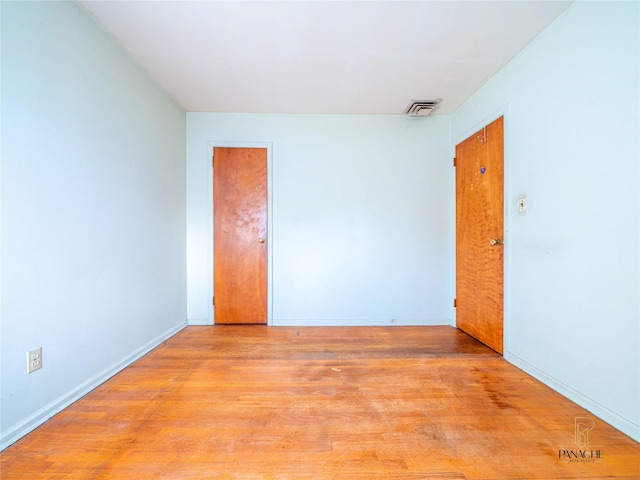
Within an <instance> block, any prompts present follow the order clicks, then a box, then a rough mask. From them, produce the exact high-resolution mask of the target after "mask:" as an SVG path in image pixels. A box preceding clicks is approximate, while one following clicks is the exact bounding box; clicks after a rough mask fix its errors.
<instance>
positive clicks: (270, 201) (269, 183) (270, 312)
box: [206, 141, 273, 326]
mask: <svg viewBox="0 0 640 480" xmlns="http://www.w3.org/2000/svg"><path fill="white" fill-rule="evenodd" d="M217 147H227V148H265V149H266V150H267V325H269V326H271V325H273V261H272V259H273V198H272V194H273V188H272V186H273V175H272V168H271V167H272V150H273V144H272V143H265V142H257V143H253V142H222V141H210V142H207V159H206V161H207V163H208V165H209V167H208V170H207V172H209V173H208V175H207V198H208V199H209V202H208V204H209V206H208V207H207V208H208V219H207V225H208V226H207V239H208V241H207V245H208V247H207V248H208V250H207V255H208V259H207V265H208V268H207V272H208V273H207V292H208V298H207V303H208V305H209V307H208V309H207V325H214V324H215V321H214V320H215V319H214V311H213V303H212V301H211V299H212V297H213V268H214V265H213V242H214V238H213V165H212V164H211V156H212V155H213V149H214V148H217Z"/></svg>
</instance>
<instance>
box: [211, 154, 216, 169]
mask: <svg viewBox="0 0 640 480" xmlns="http://www.w3.org/2000/svg"><path fill="white" fill-rule="evenodd" d="M214 158H215V155H214V154H213V153H212V154H211V168H213V160H214Z"/></svg>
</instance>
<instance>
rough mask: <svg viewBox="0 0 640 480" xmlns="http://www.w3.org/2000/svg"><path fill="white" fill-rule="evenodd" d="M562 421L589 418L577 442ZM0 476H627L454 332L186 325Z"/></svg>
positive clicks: (628, 450)
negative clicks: (579, 425) (579, 423)
mask: <svg viewBox="0 0 640 480" xmlns="http://www.w3.org/2000/svg"><path fill="white" fill-rule="evenodd" d="M576 417H588V418H590V419H592V420H593V421H594V428H593V429H592V430H591V431H590V432H589V437H588V443H587V444H586V445H584V446H583V447H579V446H578V445H576V444H574V439H575V436H574V422H575V419H576ZM580 451H582V452H583V454H585V455H590V453H589V452H593V458H584V459H580V458H576V457H575V456H574V455H572V454H575V455H580ZM565 452H566V453H565ZM598 456H599V458H596V457H598ZM0 467H1V469H0V473H1V477H2V479H5V480H9V479H27V478H28V479H40V478H46V479H62V478H64V479H129V478H131V479H133V478H135V479H185V478H190V479H200V478H201V479H207V478H223V479H226V478H229V479H234V478H238V479H360V478H362V479H517V478H523V479H560V478H581V479H584V478H594V479H595V478H626V479H638V478H640V444H638V443H637V442H635V441H633V440H632V439H630V438H629V437H627V436H625V435H624V434H622V433H620V432H619V431H617V430H615V429H614V428H612V427H610V426H609V425H607V424H606V423H604V422H603V421H601V420H599V419H598V418H596V417H594V416H593V415H591V414H589V413H588V412H587V411H585V410H584V409H582V408H580V407H578V406H577V405H576V404H574V403H572V402H570V401H569V400H567V399H565V398H564V397H562V396H561V395H559V394H557V393H555V392H554V391H552V390H550V389H549V388H547V387H545V386H544V385H542V384H541V383H539V382H538V381H536V380H534V379H533V378H531V377H530V376H528V375H527V374H525V373H523V372H522V371H520V370H518V369H517V368H515V367H514V366H512V365H510V364H509V363H507V362H506V361H505V360H504V359H503V358H502V357H500V356H499V355H498V354H496V353H494V352H493V351H492V350H490V349H488V348H486V347H484V346H483V345H481V344H480V343H478V342H476V341H475V340H473V339H472V338H471V337H469V336H467V335H465V334H464V333H462V332H461V331H459V330H456V329H454V328H450V327H390V328H384V327H373V328H372V327H366V328H365V327H343V328H284V327H264V326H215V327H195V326H192V327H188V328H186V329H185V330H183V331H181V332H180V333H178V334H177V335H175V336H174V337H172V338H171V339H169V340H168V341H167V342H166V343H164V344H163V345H161V346H160V347H158V348H156V349H155V350H154V351H152V352H151V353H149V354H148V355H146V356H145V357H143V358H142V359H140V360H139V361H137V362H136V363H134V364H133V365H132V366H130V367H129V368H127V369H125V370H123V371H122V372H121V373H119V374H118V375H116V376H115V377H113V378H112V379H111V380H109V381H108V382H106V383H104V384H103V385H101V386H100V387H98V388H97V389H96V390H94V391H93V392H91V393H90V394H88V395H87V396H85V397H84V398H82V399H81V400H79V401H78V402H76V403H75V404H73V405H72V406H70V407H69V408H67V409H66V410H64V411H63V412H61V413H60V414H58V415H56V416H55V417H54V418H53V419H51V420H50V421H49V422H47V423H46V424H44V425H43V426H41V427H40V428H38V429H37V430H35V431H34V432H32V433H31V434H29V435H28V436H26V437H24V438H23V439H22V440H20V441H19V442H17V443H16V444H14V445H12V446H11V447H9V448H7V449H6V450H5V451H4V452H2V457H1V461H0Z"/></svg>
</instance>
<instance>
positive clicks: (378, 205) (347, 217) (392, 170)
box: [187, 113, 451, 325]
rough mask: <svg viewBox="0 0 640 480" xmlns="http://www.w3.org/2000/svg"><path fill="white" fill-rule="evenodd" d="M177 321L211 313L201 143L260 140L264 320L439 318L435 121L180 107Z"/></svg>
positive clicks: (442, 247)
mask: <svg viewBox="0 0 640 480" xmlns="http://www.w3.org/2000/svg"><path fill="white" fill-rule="evenodd" d="M187 125H188V128H187V131H188V141H187V143H188V154H187V176H188V182H187V184H188V187H187V192H188V216H187V217H188V220H187V221H188V292H189V293H188V314H189V315H188V317H189V321H190V322H191V323H207V322H208V321H210V320H211V318H210V317H211V307H210V305H211V291H212V290H211V271H212V267H211V266H212V261H211V248H212V247H211V246H212V244H213V240H212V238H211V231H212V225H211V209H212V207H211V205H212V191H211V176H212V169H211V148H212V145H213V144H214V143H218V144H229V143H232V144H236V145H238V146H240V145H242V144H251V143H255V142H258V143H260V142H262V143H263V144H265V145H270V146H271V147H272V148H271V154H272V155H271V166H272V168H271V180H272V190H271V196H272V212H271V213H272V217H271V235H272V237H271V246H272V257H271V262H270V263H271V268H272V282H271V290H272V296H271V300H272V301H271V306H272V324H274V325H391V324H425V325H430V324H449V323H450V318H451V311H450V304H451V293H450V278H451V274H450V271H449V258H450V256H451V248H450V235H451V223H450V216H449V209H448V205H449V195H450V192H449V177H450V175H451V165H450V161H449V156H448V148H449V119H448V118H447V117H439V118H437V117H433V118H426V119H425V118H407V117H404V116H358V115H351V116H349V115H234V114H214V113H188V114H187Z"/></svg>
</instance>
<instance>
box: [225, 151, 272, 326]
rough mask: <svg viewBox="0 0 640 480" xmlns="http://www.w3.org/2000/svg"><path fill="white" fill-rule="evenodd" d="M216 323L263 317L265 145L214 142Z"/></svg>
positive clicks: (260, 320) (263, 320)
mask: <svg viewBox="0 0 640 480" xmlns="http://www.w3.org/2000/svg"><path fill="white" fill-rule="evenodd" d="M213 158H214V160H213V192H214V193H213V245H214V247H213V285H214V288H213V290H214V312H215V314H214V318H215V323H216V324H223V323H224V324H240V323H259V324H265V323H267V150H266V149H264V148H215V149H214V157H213Z"/></svg>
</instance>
